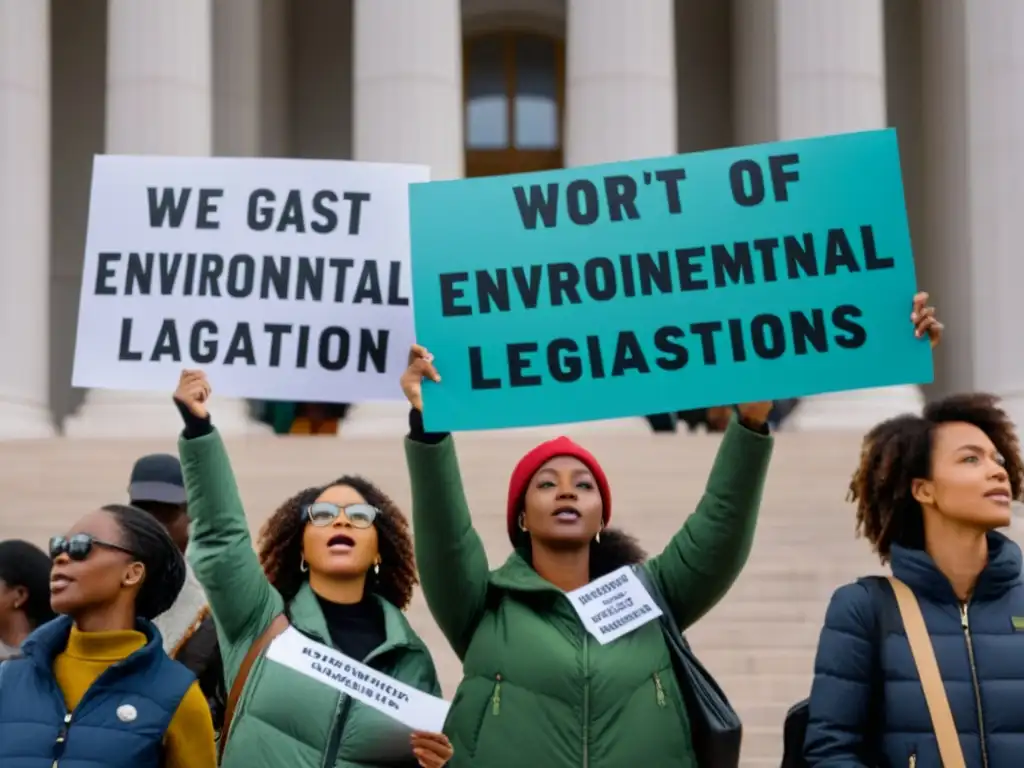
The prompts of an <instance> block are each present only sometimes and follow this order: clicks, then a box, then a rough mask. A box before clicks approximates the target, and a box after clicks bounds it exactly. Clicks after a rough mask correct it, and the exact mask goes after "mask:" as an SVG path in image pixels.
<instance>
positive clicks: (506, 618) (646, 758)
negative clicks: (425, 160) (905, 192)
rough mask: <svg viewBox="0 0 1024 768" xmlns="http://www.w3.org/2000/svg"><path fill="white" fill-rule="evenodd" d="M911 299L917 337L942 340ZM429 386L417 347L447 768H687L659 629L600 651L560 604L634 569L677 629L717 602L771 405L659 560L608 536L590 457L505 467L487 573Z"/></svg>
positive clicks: (731, 567)
mask: <svg viewBox="0 0 1024 768" xmlns="http://www.w3.org/2000/svg"><path fill="white" fill-rule="evenodd" d="M926 301H927V294H919V295H918V296H916V297H915V298H914V306H913V313H912V319H913V322H914V326H915V331H916V333H917V335H919V336H921V335H925V334H928V335H931V334H932V333H933V332H937V330H938V329H939V328H940V327H941V326H939V325H938V323H937V321H936V320H935V317H934V310H933V309H932V308H931V307H926V306H925V304H926ZM424 378H427V379H429V380H431V381H434V382H439V381H440V376H439V375H438V372H437V370H436V369H435V367H434V364H433V358H432V356H431V355H430V354H429V352H427V350H425V349H423V348H422V347H419V346H414V347H413V348H412V350H411V351H410V353H409V366H408V368H407V370H406V372H405V373H404V374H403V375H402V389H403V391H404V392H405V395H406V397H407V398H408V399H409V403H410V404H411V405H412V409H411V411H410V414H409V426H410V434H409V437H408V438H407V439H406V441H405V449H406V460H407V462H408V466H409V474H410V479H411V484H412V497H413V506H412V510H413V524H414V528H415V532H416V535H415V545H416V560H417V562H418V563H419V567H420V579H421V583H422V585H423V593H424V596H425V597H426V600H427V604H428V605H429V607H430V610H431V612H432V613H433V615H434V619H435V620H436V621H437V623H438V625H439V626H440V628H441V630H442V631H443V632H444V634H445V636H446V637H447V638H448V642H449V643H450V644H451V646H452V648H453V649H454V651H455V653H456V654H457V655H458V657H459V659H460V660H461V661H462V665H463V675H464V676H463V680H462V682H461V683H460V685H459V688H458V691H457V692H456V694H455V698H454V701H453V703H452V708H451V711H450V713H449V715H448V721H447V723H446V725H445V733H446V735H447V736H448V737H449V739H450V740H451V742H452V745H453V747H454V751H455V754H454V757H453V759H452V760H451V762H450V765H451V766H454V767H455V768H459V767H460V766H485V767H486V768H506V767H507V768H523V767H524V766H526V767H527V768H563V767H570V766H585V767H586V768H639V767H640V766H644V767H647V766H650V767H651V768H655V767H660V766H668V765H671V766H673V767H675V768H696V766H697V760H696V757H695V753H694V749H693V744H692V740H691V731H690V723H689V721H688V718H687V714H686V706H685V703H684V699H683V695H682V691H681V689H680V686H679V683H678V681H677V679H676V676H675V674H674V673H673V666H672V656H671V654H670V650H669V647H668V645H667V643H666V642H665V639H664V635H663V634H662V630H661V628H660V626H659V622H657V621H651V622H649V623H646V624H643V625H642V626H639V627H638V628H636V629H635V630H633V631H631V632H629V633H628V634H625V635H623V636H621V637H619V638H617V639H615V640H614V641H612V642H610V643H605V644H602V643H599V642H598V641H597V640H596V639H594V638H593V637H591V636H590V634H588V632H587V630H586V629H585V628H584V626H583V623H582V622H581V621H580V619H579V617H578V615H577V614H576V612H575V610H574V608H573V607H572V605H571V604H570V601H569V600H568V599H566V595H565V593H566V592H571V591H573V590H576V589H579V588H581V587H584V586H586V585H587V584H589V583H590V582H592V581H593V580H595V579H597V578H600V577H601V576H603V575H606V574H609V573H611V572H612V571H615V570H616V569H618V568H620V567H622V566H626V565H637V564H640V563H643V564H644V565H643V567H644V570H645V572H646V575H647V577H648V579H649V581H650V582H651V583H652V584H653V585H654V586H655V587H656V588H657V589H658V590H659V591H660V592H661V593H662V596H663V597H664V599H665V602H666V604H667V607H668V609H669V610H670V612H671V613H672V616H673V618H674V619H675V621H676V623H677V624H678V625H679V626H680V627H681V628H683V629H685V628H686V627H688V626H690V625H692V624H693V623H694V622H695V621H696V620H697V619H699V618H700V617H701V616H703V615H704V614H705V613H707V611H708V610H710V609H711V608H712V607H713V606H714V605H715V603H717V602H718V601H719V600H721V598H722V597H723V596H724V595H725V593H726V592H727V591H728V589H729V587H730V586H731V585H732V583H733V582H734V581H735V579H736V577H737V576H738V575H739V573H740V570H741V569H742V568H743V565H744V564H745V563H746V560H747V556H748V555H749V553H750V548H751V544H752V543H753V538H754V527H755V523H756V519H757V510H758V507H759V505H760V502H761V490H762V487H763V485H764V478H765V473H766V471H767V468H768V460H769V457H770V456H771V450H772V438H771V437H770V436H769V434H768V429H767V427H766V419H767V417H768V413H769V411H770V410H771V407H772V403H770V402H763V403H752V404H748V405H741V406H739V407H738V408H737V409H736V411H737V414H736V418H734V419H733V421H732V423H731V424H730V425H729V427H728V428H727V430H726V432H725V435H724V436H723V438H722V442H721V446H720V447H719V449H718V456H717V458H716V460H715V464H714V467H713V468H712V470H711V476H710V478H709V479H708V484H707V488H706V490H705V493H704V497H703V499H702V500H701V501H700V503H699V504H698V506H697V510H696V512H694V514H692V515H690V516H689V517H688V518H687V519H686V521H685V523H684V524H683V526H682V528H681V530H680V531H679V532H678V533H677V534H676V535H675V536H673V537H672V539H671V540H670V541H669V542H668V545H667V546H666V547H665V549H664V550H663V551H662V552H661V553H660V554H658V555H657V556H655V557H652V558H650V559H647V557H646V555H645V553H644V552H643V550H641V548H640V547H639V545H638V544H637V543H636V541H635V539H633V538H632V537H630V536H628V535H626V534H624V533H622V532H619V531H615V530H614V529H610V528H608V527H607V526H608V523H609V521H610V519H611V513H612V495H611V489H610V487H609V484H608V478H607V477H606V476H605V473H604V471H603V470H602V469H601V465H600V464H599V463H598V461H597V459H596V458H595V457H594V456H593V455H592V454H590V453H589V452H588V451H587V450H586V449H584V448H582V447H581V446H579V445H577V444H576V443H574V442H573V441H572V440H570V439H569V438H567V437H559V438H557V439H555V440H550V441H548V442H545V443H542V444H540V445H539V446H537V447H536V448H534V449H533V450H532V451H530V452H529V453H528V454H526V456H524V457H523V458H522V459H521V460H520V462H519V463H518V464H517V465H516V467H515V469H514V470H513V472H512V478H511V481H510V483H509V490H508V504H507V514H508V535H509V539H510V541H511V543H512V546H513V549H514V551H513V553H512V555H511V556H510V557H509V558H508V560H506V561H505V564H504V565H502V566H501V567H500V568H498V569H497V570H494V571H491V570H490V569H489V567H488V564H487V556H486V554H485V552H484V548H483V544H482V543H481V541H480V537H479V535H478V534H477V532H476V531H475V530H474V529H473V524H472V520H471V518H470V513H469V507H468V505H467V503H466V497H465V494H464V492H463V487H462V479H461V476H460V473H459V465H458V460H457V458H456V455H455V445H454V441H453V439H452V437H451V435H448V434H431V433H426V432H424V429H423V416H422V413H421V410H422V407H423V398H422V380H423V379H424Z"/></svg>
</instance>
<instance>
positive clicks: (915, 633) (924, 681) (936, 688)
mask: <svg viewBox="0 0 1024 768" xmlns="http://www.w3.org/2000/svg"><path fill="white" fill-rule="evenodd" d="M889 583H890V584H891V585H892V591H893V594H895V595H896V603H897V604H898V605H899V607H900V615H901V616H902V617H903V627H904V628H905V629H906V631H907V641H908V642H909V643H910V652H911V654H913V656H914V664H915V665H916V666H917V676H918V678H920V680H921V687H922V688H923V689H924V700H925V702H926V703H927V704H928V714H929V715H931V718H932V729H933V730H934V731H935V739H936V740H937V741H938V743H939V757H940V758H941V759H942V765H943V768H965V766H966V763H965V762H964V752H963V748H962V747H961V746H960V736H959V734H958V733H957V731H956V723H955V722H954V721H953V712H952V710H951V709H950V708H949V697H948V696H947V695H946V687H945V686H944V685H943V684H942V675H941V673H940V672H939V663H938V662H937V661H936V660H935V649H934V648H933V647H932V641H931V638H930V637H929V636H928V628H927V627H926V626H925V623H924V616H923V615H922V614H921V606H920V605H919V604H918V602H917V598H916V597H914V593H913V592H912V591H911V590H910V587H908V586H907V585H906V584H904V583H903V582H902V581H900V580H899V579H897V578H894V577H892V576H890V577H889Z"/></svg>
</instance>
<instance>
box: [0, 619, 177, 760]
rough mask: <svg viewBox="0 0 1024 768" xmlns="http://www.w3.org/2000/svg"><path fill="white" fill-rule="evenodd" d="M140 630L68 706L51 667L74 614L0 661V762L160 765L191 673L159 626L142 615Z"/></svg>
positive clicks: (53, 623)
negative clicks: (133, 645) (136, 642)
mask: <svg viewBox="0 0 1024 768" xmlns="http://www.w3.org/2000/svg"><path fill="white" fill-rule="evenodd" d="M139 630H140V631H141V632H143V633H144V634H145V635H146V636H147V637H148V638H149V642H148V643H147V644H146V645H145V646H144V647H143V648H142V649H140V650H138V651H136V652H135V653H133V654H132V655H131V656H129V657H128V658H127V659H125V660H124V661H120V662H117V663H116V664H114V665H113V666H111V667H110V668H109V669H107V670H106V671H105V672H104V673H103V674H102V675H100V677H99V679H97V680H96V682H95V683H93V685H92V687H90V688H89V690H88V691H87V692H86V694H85V696H84V697H83V698H82V701H81V702H80V703H79V705H78V706H77V707H76V708H75V711H74V712H73V713H71V714H68V712H67V709H66V708H65V706H64V696H63V694H62V693H61V692H60V689H59V688H58V687H57V681H56V680H55V679H54V677H53V672H52V669H51V668H52V663H53V659H54V657H55V656H57V654H59V653H60V652H61V651H63V650H64V648H65V647H66V646H67V641H68V635H69V634H70V632H71V620H70V619H68V618H66V617H61V618H57V619H54V620H53V621H51V622H49V623H47V624H44V625H43V626H41V627H39V628H38V629H37V630H36V631H35V632H33V633H32V634H31V635H29V637H28V639H27V640H26V641H25V643H24V644H23V645H22V653H23V654H24V657H23V658H19V659H14V660H10V661H5V662H3V663H2V664H0V767H2V768H52V767H53V766H60V768H158V766H159V765H160V763H161V759H162V756H163V739H164V734H165V732H166V731H167V727H168V726H169V725H170V723H171V720H172V718H173V717H174V713H175V712H177V710H178V704H179V703H180V702H181V700H182V699H183V698H184V696H185V694H186V693H187V692H188V689H189V688H190V687H191V686H192V683H193V682H194V681H195V675H193V674H192V673H191V672H190V671H189V670H188V669H186V668H185V667H184V666H182V665H181V664H178V663H177V662H176V661H172V660H171V659H170V658H168V657H167V654H166V653H164V651H163V645H162V642H163V641H162V640H161V639H160V633H159V632H158V631H157V630H156V627H154V626H153V625H152V624H151V623H149V622H148V621H140V626H139ZM128 707H131V708H133V709H129V708H128ZM119 709H120V712H121V713H122V717H119V716H118V711H119ZM129 712H130V713H131V715H132V717H128V716H124V715H125V714H126V713H129Z"/></svg>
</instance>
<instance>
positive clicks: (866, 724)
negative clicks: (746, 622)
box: [804, 533, 1024, 768]
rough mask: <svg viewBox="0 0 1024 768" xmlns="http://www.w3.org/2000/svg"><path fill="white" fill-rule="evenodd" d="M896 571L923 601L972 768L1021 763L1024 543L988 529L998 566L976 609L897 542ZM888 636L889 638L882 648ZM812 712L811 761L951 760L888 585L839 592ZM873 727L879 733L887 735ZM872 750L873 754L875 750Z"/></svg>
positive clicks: (991, 567) (1009, 767) (842, 765)
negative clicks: (941, 748)
mask: <svg viewBox="0 0 1024 768" xmlns="http://www.w3.org/2000/svg"><path fill="white" fill-rule="evenodd" d="M892 570H893V575H894V576H896V578H898V579H900V580H901V581H903V582H904V583H905V584H907V585H908V586H909V587H910V588H911V589H912V590H913V591H914V594H915V595H916V596H917V599H918V602H919V603H920V605H921V611H922V613H923V614H924V620H925V624H926V625H927V626H928V632H929V634H930V635H931V639H932V645H933V647H934V648H935V656H936V658H937V660H938V663H939V670H940V672H941V673H942V679H943V681H944V682H945V686H946V693H947V695H948V697H949V703H950V707H951V709H952V710H953V719H954V720H955V721H956V727H957V731H959V734H960V744H961V745H962V747H963V751H964V759H965V760H966V763H967V766H968V768H1020V766H1022V765H1024V584H1022V582H1021V551H1020V548H1019V547H1018V546H1017V545H1016V544H1015V543H1013V542H1012V541H1010V540H1009V539H1007V538H1006V537H1005V536H1003V535H1002V534H998V533H992V534H989V563H988V566H987V567H986V568H985V570H984V571H983V572H982V574H981V577H980V578H979V580H978V584H977V586H976V587H975V590H974V595H973V596H972V598H971V601H970V602H969V603H968V604H967V605H966V606H962V605H961V603H960V601H959V600H958V599H957V597H956V595H955V594H954V592H953V588H952V586H950V583H949V581H948V580H947V579H946V577H945V576H943V575H942V574H941V573H940V572H939V570H938V569H937V568H936V567H935V563H934V562H933V561H932V559H931V557H929V556H928V555H927V554H926V553H924V552H922V551H919V550H910V549H904V548H902V547H898V546H894V547H893V553H892ZM881 597H886V598H887V599H885V600H883V599H881ZM880 603H884V604H882V605H880ZM880 636H884V640H883V641H882V643H881V645H880V647H879V644H878V643H877V642H876V638H879V637H880ZM972 656H973V661H972ZM876 665H878V666H876ZM876 669H878V670H880V674H879V673H878V672H876V671H875V670H876ZM873 681H874V682H875V684H876V687H874V689H873V688H872V682H873ZM809 715H810V720H809V725H808V729H807V740H806V742H805V752H804V753H805V756H806V758H807V762H808V763H809V765H810V766H812V768H824V767H825V766H828V768H855V767H856V768H861V767H863V766H870V767H871V768H873V767H874V766H876V765H877V766H881V767H882V768H908V766H911V765H914V764H915V763H916V765H917V766H918V767H919V768H939V766H941V765H942V762H941V760H940V759H939V752H938V746H937V744H936V739H935V736H934V733H933V731H932V725H931V718H930V717H929V715H928V708H927V705H926V704H925V699H924V694H923V692H922V690H921V684H920V681H919V679H918V676H917V668H916V667H915V665H914V660H913V657H912V655H911V652H910V645H909V643H908V642H907V638H906V634H905V632H904V630H903V624H902V622H901V620H900V618H899V609H898V608H897V606H896V600H895V598H894V597H893V596H892V593H891V590H889V589H888V588H885V590H884V591H882V590H874V589H870V588H869V585H867V584H864V583H856V584H847V585H846V586H843V587H840V588H839V589H838V590H836V592H835V594H834V595H833V596H832V602H831V604H830V605H829V607H828V612H827V613H826V615H825V627H824V629H822V632H821V640H820V641H819V643H818V654H817V658H816V659H815V662H814V685H813V687H812V689H811V700H810V711H809ZM873 723H874V724H875V725H873ZM871 733H875V734H880V740H879V736H874V737H873V736H870V735H869V734H871ZM872 746H873V747H874V750H872ZM879 747H880V752H881V754H878V752H877V750H878V749H879ZM872 751H874V753H875V754H876V755H877V757H875V758H874V759H872V758H870V757H868V755H869V754H871V753H872Z"/></svg>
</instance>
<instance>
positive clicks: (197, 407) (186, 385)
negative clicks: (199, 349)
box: [174, 369, 213, 419]
mask: <svg viewBox="0 0 1024 768" xmlns="http://www.w3.org/2000/svg"><path fill="white" fill-rule="evenodd" d="M212 394H213V389H212V388H211V387H210V382H209V381H207V380H206V374H205V373H203V372H202V371H190V370H188V369H186V370H184V371H182V372H181V378H180V379H179V380H178V388H177V389H176V390H174V399H175V400H176V401H177V402H179V403H181V404H182V405H184V406H185V407H186V408H188V409H189V411H191V412H192V415H193V416H195V417H196V418H199V419H205V418H207V417H208V416H209V415H210V412H209V411H208V410H207V408H206V404H207V403H208V402H209V401H210V395H212Z"/></svg>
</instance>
